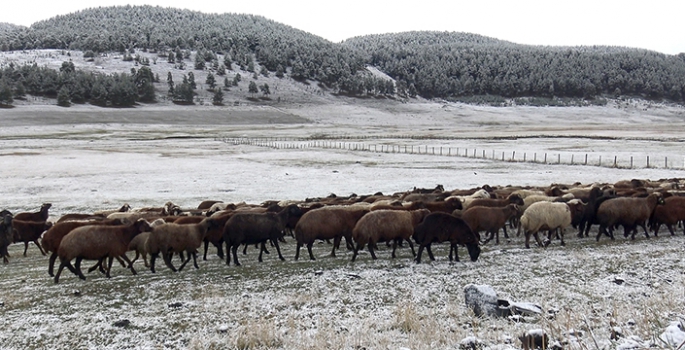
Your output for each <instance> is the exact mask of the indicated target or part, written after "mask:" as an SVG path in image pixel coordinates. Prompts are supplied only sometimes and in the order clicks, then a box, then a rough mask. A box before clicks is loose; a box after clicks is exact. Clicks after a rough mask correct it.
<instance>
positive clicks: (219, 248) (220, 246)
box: [212, 240, 224, 259]
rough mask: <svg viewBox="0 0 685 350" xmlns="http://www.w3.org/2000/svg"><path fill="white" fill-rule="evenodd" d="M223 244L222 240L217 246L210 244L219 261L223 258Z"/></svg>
mask: <svg viewBox="0 0 685 350" xmlns="http://www.w3.org/2000/svg"><path fill="white" fill-rule="evenodd" d="M223 243H224V241H223V240H220V241H219V243H218V244H217V243H214V242H212V244H213V245H214V246H215V247H216V256H218V257H219V259H223V258H224V248H223V247H224V246H223Z"/></svg>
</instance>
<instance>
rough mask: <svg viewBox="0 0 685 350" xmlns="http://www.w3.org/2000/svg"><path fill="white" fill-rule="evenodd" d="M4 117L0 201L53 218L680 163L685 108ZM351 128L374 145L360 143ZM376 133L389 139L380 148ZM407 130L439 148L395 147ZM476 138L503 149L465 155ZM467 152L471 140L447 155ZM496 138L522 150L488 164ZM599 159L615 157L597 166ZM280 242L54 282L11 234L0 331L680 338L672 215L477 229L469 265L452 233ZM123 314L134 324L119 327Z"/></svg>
mask: <svg viewBox="0 0 685 350" xmlns="http://www.w3.org/2000/svg"><path fill="white" fill-rule="evenodd" d="M0 119H1V120H2V123H3V128H2V129H0V160H1V161H2V166H1V167H0V178H2V181H3V191H2V194H3V195H2V197H1V199H0V207H1V208H7V209H9V210H11V211H12V212H20V211H35V210H37V209H38V208H39V207H40V204H41V203H43V202H51V203H52V204H53V208H52V209H51V214H52V216H53V217H55V218H56V217H57V216H59V215H62V214H66V213H70V212H92V211H95V210H99V209H113V208H118V207H119V206H121V205H122V204H123V203H125V202H127V203H130V204H131V205H132V206H134V207H143V206H153V205H154V206H160V205H162V204H163V203H165V202H167V201H172V202H174V203H176V204H178V205H180V206H182V207H184V208H192V207H195V206H197V204H199V202H200V201H202V200H205V199H218V200H223V201H226V202H240V201H245V202H248V203H261V202H263V201H265V200H272V199H275V200H284V199H293V200H300V199H305V198H308V197H324V196H327V195H329V194H330V193H335V194H337V195H342V196H347V195H350V194H352V193H356V194H370V193H375V192H378V191H381V192H383V193H394V192H401V191H406V190H411V189H412V188H413V187H427V188H432V187H435V185H437V184H442V185H443V186H444V187H445V188H446V189H457V188H461V189H466V188H472V187H478V186H482V185H484V184H489V185H491V186H495V185H497V186H506V185H530V186H536V185H540V186H546V185H549V184H551V183H574V182H581V183H583V184H589V183H595V182H597V183H613V182H616V181H618V180H622V179H633V178H639V179H653V180H656V179H662V178H685V170H683V168H684V164H683V162H684V161H685V158H684V157H685V152H683V150H684V149H685V148H684V147H683V141H684V140H685V136H684V135H685V109H683V108H682V107H675V106H664V105H651V104H646V103H638V102H634V101H619V102H616V101H612V102H610V103H609V105H607V106H604V107H578V108H576V107H573V108H571V107H568V108H533V107H499V108H494V107H476V106H469V105H463V104H450V103H436V102H428V101H423V102H410V103H400V102H396V101H387V100H382V101H379V100H373V99H370V100H353V99H345V98H339V99H337V100H336V101H335V103H332V104H331V103H329V104H326V105H317V104H311V105H293V104H287V105H283V106H279V105H277V104H276V105H272V106H265V107H244V106H243V107H223V108H217V107H202V106H197V107H193V108H179V107H173V106H164V105H159V106H156V105H151V106H142V107H139V108H135V109H125V110H107V109H100V108H95V107H89V106H74V107H71V108H69V109H63V108H58V107H52V106H44V107H35V106H33V107H27V106H18V107H17V108H14V109H11V110H2V111H0ZM409 137H411V138H409ZM223 138H242V139H243V140H255V139H260V140H262V141H263V145H256V144H254V143H253V144H244V143H241V144H234V143H230V142H229V143H226V142H222V141H221V139H223ZM303 139H306V140H305V141H302V140H303ZM317 142H321V143H317ZM325 142H329V143H335V144H338V145H340V144H343V143H344V145H343V146H341V147H345V149H340V148H325V147H322V146H321V144H322V143H323V144H324V145H326V143H325ZM276 144H278V145H280V146H281V147H283V146H286V145H287V146H293V145H298V148H275V147H272V146H275V145H276ZM362 144H363V145H364V146H363V147H367V148H365V149H370V148H371V149H372V150H373V149H375V150H376V151H375V152H374V151H368V150H365V151H362V150H354V147H362V146H361V145H362ZM329 145H330V144H329ZM353 145H356V146H353ZM374 145H375V146H374ZM265 146H269V147H265ZM349 147H352V148H353V149H352V150H350V149H348V148H349ZM373 147H375V148H373ZM384 147H385V148H384ZM387 147H397V148H392V149H393V150H397V152H380V151H379V150H380V149H387ZM407 147H409V148H410V149H411V147H415V148H416V149H417V150H418V149H424V150H430V152H429V153H433V152H436V151H435V150H436V149H440V147H442V149H443V152H449V153H450V155H449V156H448V155H446V154H443V155H442V156H440V155H432V154H423V153H422V154H417V153H418V152H417V153H414V154H406V153H401V152H400V150H404V149H407ZM426 147H427V148H426ZM457 149H459V151H458V150H457ZM474 149H475V150H476V154H477V155H479V156H480V155H482V152H483V151H484V152H485V153H486V155H487V156H491V155H492V154H494V155H495V158H498V160H492V159H482V158H473V157H471V156H472V154H471V152H473V150H474ZM448 150H449V151H448ZM465 150H466V153H467V154H468V155H469V157H464V156H463V155H460V156H455V155H454V153H457V154H459V153H461V152H464V151H465ZM453 152H454V153H453ZM502 153H504V154H505V158H506V159H507V160H509V159H510V157H511V156H512V153H515V154H516V155H517V156H516V159H517V160H518V161H501V159H499V158H500V157H501V155H502ZM523 153H525V154H526V155H527V157H528V158H527V159H528V161H527V162H523V161H520V159H522V158H519V157H521V156H522V154H523ZM545 153H547V154H548V156H549V157H548V163H555V161H554V160H556V159H557V158H556V157H560V158H561V157H563V158H564V162H563V163H570V161H569V160H568V159H569V158H570V156H571V155H574V157H575V158H574V159H575V164H574V165H570V164H542V163H541V162H539V161H538V162H537V163H533V162H530V159H531V157H533V154H535V157H536V158H537V159H538V160H540V159H541V158H540V157H542V155H543V154H545ZM585 154H588V158H589V159H590V161H589V162H588V164H589V165H579V164H578V163H582V162H583V161H584V157H585ZM599 156H602V159H603V162H604V163H605V164H606V162H607V160H608V159H610V161H611V162H613V158H614V156H616V157H618V158H620V159H622V161H623V163H621V166H620V167H617V168H613V167H606V166H601V167H600V166H595V165H594V164H596V163H597V162H598V161H597V159H598V157H599ZM631 156H632V157H634V159H635V165H634V167H633V168H632V169H629V168H627V165H626V164H629V163H626V162H627V159H629V157H631ZM647 156H650V159H651V160H652V162H651V164H652V166H651V167H650V168H645V167H644V164H643V163H644V161H643V160H644V159H646V157H647ZM490 158H492V157H490ZM666 159H668V162H669V163H668V168H665V167H664V165H665V164H664V163H665V160H666ZM641 162H642V163H641ZM662 232H664V231H663V230H662ZM288 240H289V242H288V243H287V244H284V245H283V254H284V256H285V257H286V261H285V262H281V261H279V260H278V259H277V257H276V256H275V254H271V255H267V256H265V260H264V262H263V263H258V262H257V257H256V254H257V252H256V251H255V250H254V249H249V250H248V254H247V256H240V259H241V262H242V263H243V266H242V267H235V266H226V265H225V263H224V262H222V261H221V260H219V259H218V258H217V257H216V256H215V255H211V254H210V255H211V256H210V258H209V260H208V261H202V262H199V263H200V269H199V270H194V269H193V268H187V269H186V270H184V271H182V272H180V273H172V272H171V271H170V270H168V269H166V268H165V267H161V268H159V270H158V272H157V273H156V274H152V273H150V272H149V271H148V270H146V269H145V268H144V267H143V265H142V263H141V264H138V263H136V265H137V267H138V271H139V274H138V275H137V276H131V274H130V272H129V271H128V270H125V269H123V268H121V267H116V268H115V269H113V272H112V273H113V277H112V278H111V279H107V278H105V277H104V276H102V275H98V274H97V273H91V274H90V275H87V277H88V280H87V281H81V280H79V279H78V278H77V277H76V276H74V275H72V274H70V273H69V272H68V271H65V272H64V273H63V275H62V278H61V280H60V283H59V284H57V285H55V284H54V283H53V280H52V279H51V278H50V277H49V276H48V274H47V257H44V256H42V255H40V253H39V252H38V250H37V248H36V247H35V246H32V247H29V251H28V256H27V257H23V256H22V251H23V246H20V245H13V246H11V247H10V254H11V255H12V257H11V261H10V264H8V265H4V266H0V271H1V272H0V302H2V306H0V310H2V315H3V324H4V326H3V327H0V348H7V349H23V348H51V349H73V348H93V349H101V348H111V349H121V348H148V349H157V348H195V349H224V348H239V349H305V348H306V349H402V348H408V349H452V348H459V347H460V342H461V341H462V340H463V339H466V338H468V337H476V338H477V339H479V340H480V341H482V342H483V344H482V345H479V346H482V347H483V348H490V349H508V348H520V347H522V344H521V342H520V341H519V340H518V337H519V336H520V335H522V334H523V333H524V332H526V331H528V330H532V329H543V330H544V331H545V332H546V333H547V334H548V335H549V336H550V338H551V339H552V340H553V341H558V342H559V343H560V344H563V345H564V347H565V348H571V349H613V348H621V349H632V348H643V347H650V346H653V347H657V348H679V347H681V346H682V344H680V343H677V344H676V342H677V340H676V341H672V342H670V343H669V342H668V341H664V340H663V339H662V337H661V335H662V333H663V332H665V331H666V329H667V327H668V326H669V324H670V323H671V322H676V321H683V320H685V312H684V311H683V310H685V275H684V272H683V271H685V262H684V261H683V259H682V256H683V253H684V252H685V237H684V236H683V235H682V229H681V230H680V231H679V234H678V235H677V236H675V237H671V236H668V235H667V234H664V233H662V234H661V236H659V237H658V238H654V237H651V238H649V239H645V238H644V236H638V238H637V239H636V240H635V241H630V240H626V239H623V238H622V237H618V238H617V239H616V241H613V242H612V241H609V240H608V239H606V237H603V238H602V240H601V241H600V242H599V243H597V242H595V241H594V239H592V238H590V239H579V238H576V237H575V232H574V230H573V229H571V228H570V229H568V230H567V246H566V247H561V246H559V245H558V243H556V242H555V243H553V244H552V245H551V246H549V247H548V248H546V249H543V248H532V249H528V250H527V249H525V248H524V247H523V239H522V237H512V238H511V239H510V240H508V241H506V240H505V241H504V242H502V244H500V245H492V244H488V245H486V246H484V247H483V254H482V255H481V257H480V259H479V260H478V261H477V262H475V263H473V262H470V261H468V259H467V254H466V251H465V250H463V249H462V250H460V253H461V257H462V259H463V260H466V261H462V262H458V263H450V262H449V261H448V260H447V257H446V256H447V250H446V249H444V247H441V248H439V249H436V258H437V260H436V261H434V262H429V263H423V264H419V265H417V264H415V263H413V261H412V258H411V253H410V252H409V251H408V249H403V250H401V251H400V252H399V257H398V258H396V259H391V258H390V256H389V255H390V254H389V251H388V250H387V249H384V248H383V247H381V251H380V252H379V254H378V255H379V259H378V260H377V261H372V260H371V259H370V256H369V255H368V254H362V255H361V256H360V258H359V259H358V261H356V262H355V263H351V262H350V261H349V260H350V257H351V253H348V252H342V253H341V254H339V255H338V257H337V258H331V257H329V256H327V254H328V253H329V251H330V246H329V245H327V244H325V243H322V244H319V245H317V246H316V247H315V255H316V256H317V260H316V261H309V260H308V259H301V260H299V261H293V256H294V244H293V242H292V239H288ZM469 283H475V284H488V285H491V286H492V287H493V288H494V289H495V290H496V291H498V292H499V293H500V296H502V297H508V298H510V299H512V300H515V301H526V302H533V303H537V304H539V305H541V306H542V308H543V310H544V317H540V318H534V317H524V320H523V321H522V322H515V321H514V320H510V319H480V318H477V317H474V316H473V313H472V312H471V311H470V310H469V309H467V308H466V307H465V305H464V296H463V288H464V286H465V285H467V284H469ZM122 320H128V321H129V323H128V324H127V325H126V326H124V327H119V326H118V325H116V324H115V323H117V322H118V321H122ZM676 333H677V332H676ZM617 334H619V335H617ZM677 334H680V333H677ZM681 341H682V340H681Z"/></svg>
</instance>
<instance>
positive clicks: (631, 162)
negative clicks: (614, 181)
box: [630, 156, 633, 169]
mask: <svg viewBox="0 0 685 350" xmlns="http://www.w3.org/2000/svg"><path fill="white" fill-rule="evenodd" d="M630 168H631V169H632V168H633V156H630Z"/></svg>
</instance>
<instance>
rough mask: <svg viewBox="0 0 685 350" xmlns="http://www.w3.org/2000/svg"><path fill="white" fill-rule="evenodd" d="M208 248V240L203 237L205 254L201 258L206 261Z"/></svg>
mask: <svg viewBox="0 0 685 350" xmlns="http://www.w3.org/2000/svg"><path fill="white" fill-rule="evenodd" d="M208 250H209V241H208V240H206V239H205V254H204V255H203V256H202V260H204V261H207V251H208Z"/></svg>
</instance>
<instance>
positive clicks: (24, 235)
mask: <svg viewBox="0 0 685 350" xmlns="http://www.w3.org/2000/svg"><path fill="white" fill-rule="evenodd" d="M50 227H52V223H51V222H47V221H24V220H18V219H17V218H14V219H13V220H12V232H13V234H14V242H15V243H18V242H23V243H24V256H26V251H27V250H28V249H29V243H31V242H33V243H34V244H35V245H36V246H37V247H38V249H40V253H41V254H43V255H45V251H43V247H41V246H40V244H38V239H39V238H40V237H41V235H43V232H45V231H46V230H48V229H49V228H50Z"/></svg>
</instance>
